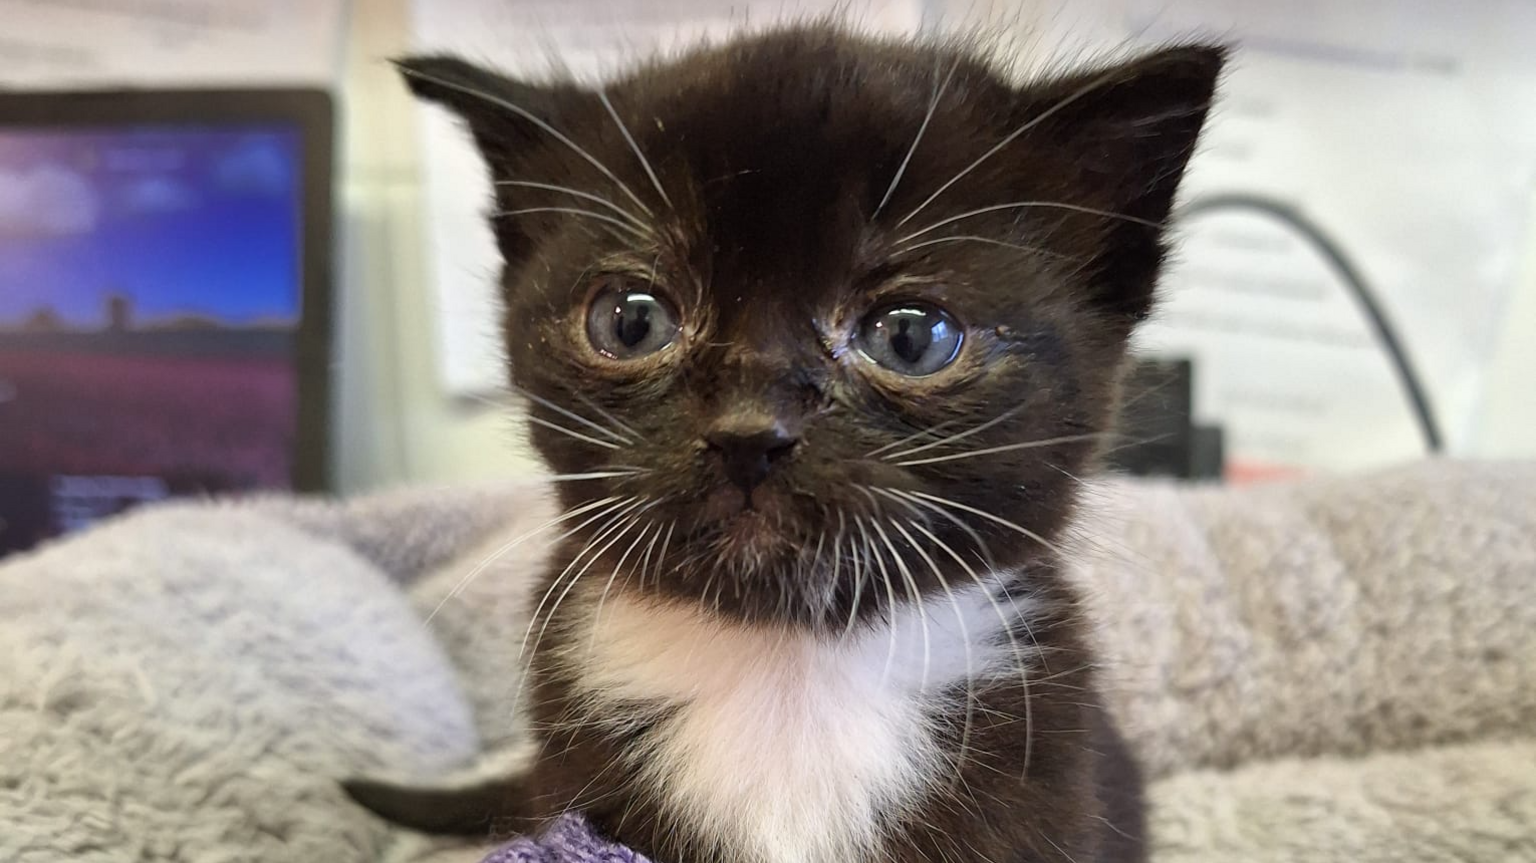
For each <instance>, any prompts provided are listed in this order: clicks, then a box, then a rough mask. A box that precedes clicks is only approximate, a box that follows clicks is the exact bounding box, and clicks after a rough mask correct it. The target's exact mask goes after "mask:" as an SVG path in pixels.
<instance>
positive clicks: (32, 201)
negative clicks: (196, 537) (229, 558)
mask: <svg viewBox="0 0 1536 863" xmlns="http://www.w3.org/2000/svg"><path fill="white" fill-rule="evenodd" d="M300 148H301V141H300V136H299V134H298V132H297V130H293V129H286V128H282V127H276V128H273V127H219V128H205V127H144V128H132V129H125V128H118V129H111V130H98V129H91V128H69V129H64V128H58V129H7V128H3V127H0V554H4V553H5V552H6V551H11V550H16V549H21V548H27V547H30V546H31V545H33V544H35V543H36V542H38V541H39V540H41V539H44V538H46V537H48V536H51V535H54V534H56V533H60V532H63V531H67V530H69V529H73V528H76V527H80V526H83V525H84V524H87V523H90V522H91V521H94V520H95V519H97V518H99V517H101V516H103V515H108V514H111V513H113V512H116V511H118V510H120V509H122V508H124V507H126V506H129V505H132V504H133V503H135V502H138V501H142V500H150V499H155V498H159V497H166V496H171V495H176V494H194V493H202V492H229V491H241V490H250V489H257V488H283V487H286V486H287V485H288V483H289V479H290V474H291V469H292V448H293V443H294V437H295V433H296V419H297V416H296V412H297V382H296V377H295V373H294V365H293V356H294V353H293V351H294V343H295V332H296V327H297V324H298V320H299V310H300V295H301V279H300V265H301V259H300V256H301V247H300V236H301V229H302V224H301V200H300V181H301V176H300Z"/></svg>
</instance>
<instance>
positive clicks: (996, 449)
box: [896, 433, 1103, 467]
mask: <svg viewBox="0 0 1536 863" xmlns="http://www.w3.org/2000/svg"><path fill="white" fill-rule="evenodd" d="M1098 437H1103V435H1102V434H1100V433H1090V434H1074V435H1063V436H1062V437H1053V438H1046V439H1044V440H1032V441H1025V442H1024V443H1010V444H1003V445H1001V446H993V447H987V448H986V449H978V450H971V451H970V452H957V453H950V454H949V455H936V456H931V457H929V458H919V459H912V460H910V461H899V462H896V465H897V466H898V467H912V466H913V465H919V464H935V463H937V462H941V461H957V460H959V459H963V458H976V457H978V456H984V455H993V454H994V453H1000V452H1010V451H1012V450H1020V449H1036V448H1038V447H1043V446H1056V445H1057V444H1064V443H1076V442H1078V441H1085V440H1093V439H1094V438H1098Z"/></svg>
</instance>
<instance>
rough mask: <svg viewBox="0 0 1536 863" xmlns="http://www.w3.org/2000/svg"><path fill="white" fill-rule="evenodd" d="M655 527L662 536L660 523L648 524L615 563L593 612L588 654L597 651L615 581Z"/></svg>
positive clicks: (636, 517) (635, 519) (637, 518)
mask: <svg viewBox="0 0 1536 863" xmlns="http://www.w3.org/2000/svg"><path fill="white" fill-rule="evenodd" d="M640 517H641V516H639V515H635V516H631V517H630V521H631V523H633V522H635V521H638V520H639V519H640ZM653 527H654V528H655V529H656V531H655V533H656V535H657V536H660V535H661V525H660V524H659V523H657V522H654V521H653V522H648V523H647V524H646V525H645V526H644V527H642V528H640V532H639V533H637V534H635V541H634V542H631V543H630V544H629V547H628V548H626V549H624V553H623V554H621V555H619V560H618V563H615V564H614V565H613V574H612V575H610V576H608V583H607V584H605V585H603V592H602V593H601V594H599V595H598V597H597V609H596V610H595V611H593V612H592V643H591V644H589V645H588V646H587V652H588V653H591V652H592V651H593V650H595V649H596V645H597V635H598V625H599V624H600V623H601V622H602V618H603V603H605V602H607V601H608V593H609V591H612V590H613V583H614V582H615V581H617V580H618V578H619V570H621V569H623V568H624V563H625V561H628V560H629V556H630V554H632V553H633V552H634V550H635V549H636V548H638V547H639V546H640V543H641V542H643V541H644V540H645V537H646V535H647V534H649V533H651V528H653ZM628 532H629V528H625V529H624V533H628ZM620 536H623V534H620ZM651 542H652V543H653V544H654V543H655V540H654V539H652V540H651ZM625 580H626V581H627V580H628V576H625ZM550 613H551V614H553V613H554V612H553V611H551V612H550Z"/></svg>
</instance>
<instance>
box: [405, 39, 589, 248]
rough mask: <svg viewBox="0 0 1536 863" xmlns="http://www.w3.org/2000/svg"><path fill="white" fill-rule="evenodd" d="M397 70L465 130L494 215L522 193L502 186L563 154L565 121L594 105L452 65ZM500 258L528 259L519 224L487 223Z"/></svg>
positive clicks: (573, 93) (555, 89)
mask: <svg viewBox="0 0 1536 863" xmlns="http://www.w3.org/2000/svg"><path fill="white" fill-rule="evenodd" d="M395 66H396V67H397V68H398V69H399V70H400V74H401V76H402V77H404V78H405V82H406V84H407V85H408V86H409V87H410V88H411V92H412V93H414V94H415V95H416V96H417V97H418V98H420V99H422V100H424V101H427V102H432V103H435V104H438V105H441V106H443V107H444V108H447V109H448V110H449V111H451V112H452V113H453V114H455V115H456V116H457V117H458V118H459V119H460V120H462V121H463V122H464V124H465V125H466V126H467V127H468V128H469V133H470V136H471V137H472V138H473V139H474V143H475V146H476V148H477V149H479V151H480V155H481V157H482V158H484V159H485V163H486V167H487V168H488V169H489V171H490V175H491V180H492V182H493V183H496V185H495V186H494V188H493V189H491V190H488V191H491V192H493V193H494V200H495V201H496V204H497V209H499V210H505V209H513V208H515V207H516V206H517V205H516V203H515V201H516V200H518V199H519V198H520V197H521V195H522V194H523V193H524V192H526V191H527V190H526V189H521V188H516V187H514V185H513V184H507V183H500V182H499V181H503V180H516V179H525V178H524V176H523V175H524V173H525V172H526V169H528V166H529V164H530V160H532V159H534V158H536V157H537V156H538V155H539V154H540V153H543V152H545V151H547V150H548V149H549V148H551V147H554V148H559V147H562V146H567V143H562V141H565V139H564V138H563V135H562V133H561V132H559V131H557V130H559V129H561V128H562V127H563V128H570V125H571V115H572V114H573V113H575V112H577V111H580V110H582V109H585V108H590V104H591V103H595V102H596V97H595V95H594V94H593V93H591V92H590V91H587V90H583V89H581V88H579V87H577V86H575V85H574V84H554V85H538V84H529V83H525V82H522V81H518V80H515V79H513V78H508V77H506V76H504V75H501V74H498V73H496V72H493V71H491V70H490V69H486V68H484V67H481V66H477V65H475V64H473V63H470V62H468V61H466V60H461V59H459V58H457V57H448V56H434V57H407V58H404V59H400V60H396V61H395ZM491 229H492V232H493V233H494V234H495V235H496V242H497V245H498V246H499V247H500V249H501V254H502V258H503V259H504V260H505V261H506V262H507V263H508V264H509V265H511V264H515V263H517V262H518V261H520V260H521V259H522V258H523V256H524V255H525V254H526V253H527V251H528V236H527V234H526V233H525V232H524V226H523V223H522V222H521V221H520V220H517V219H499V218H496V217H495V216H494V215H493V216H492V217H491Z"/></svg>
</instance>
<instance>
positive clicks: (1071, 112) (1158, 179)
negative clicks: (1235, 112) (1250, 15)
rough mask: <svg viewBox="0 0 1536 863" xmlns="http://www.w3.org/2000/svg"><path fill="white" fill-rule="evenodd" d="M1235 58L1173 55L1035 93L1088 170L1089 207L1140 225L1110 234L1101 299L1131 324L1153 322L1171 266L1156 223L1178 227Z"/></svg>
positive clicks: (1037, 110) (1205, 51)
mask: <svg viewBox="0 0 1536 863" xmlns="http://www.w3.org/2000/svg"><path fill="white" fill-rule="evenodd" d="M1226 54H1227V51H1226V49H1225V48H1222V47H1219V46H1210V45H1186V46H1179V47H1174V48H1167V49H1164V50H1161V51H1158V52H1155V53H1152V54H1148V55H1146V56H1144V57H1141V58H1138V59H1135V60H1132V61H1130V62H1127V63H1123V64H1121V65H1118V66H1113V67H1110V68H1107V69H1101V70H1097V71H1091V72H1085V73H1080V74H1077V75H1074V76H1071V77H1069V78H1066V79H1062V80H1059V81H1056V82H1053V83H1052V84H1050V85H1048V86H1047V87H1046V88H1044V89H1041V88H1031V89H1030V90H1029V91H1028V94H1029V96H1030V100H1029V105H1028V111H1029V112H1030V114H1032V115H1034V116H1036V117H1041V118H1042V119H1041V121H1040V126H1039V129H1040V130H1041V132H1043V133H1045V134H1048V135H1052V136H1054V137H1055V138H1056V143H1057V145H1059V146H1061V147H1063V148H1064V149H1065V150H1066V151H1067V152H1069V153H1071V154H1072V156H1073V159H1074V161H1075V163H1076V164H1077V165H1078V168H1079V174H1078V177H1077V178H1076V184H1078V185H1079V186H1080V187H1081V188H1082V189H1084V190H1086V191H1087V194H1088V196H1089V200H1088V201H1087V202H1084V203H1088V204H1091V205H1092V206H1094V207H1096V208H1101V209H1105V210H1109V211H1112V212H1115V213H1119V214H1123V215H1125V216H1129V217H1130V218H1131V219H1132V220H1137V221H1136V222H1132V221H1121V222H1120V223H1119V224H1117V225H1116V226H1114V227H1113V228H1111V229H1109V230H1108V231H1106V235H1107V236H1106V239H1105V241H1104V243H1103V244H1102V251H1101V254H1100V260H1099V264H1100V266H1099V267H1097V268H1096V269H1097V271H1098V274H1097V276H1096V279H1097V281H1098V282H1099V284H1097V285H1096V286H1095V287H1096V288H1097V289H1098V290H1097V293H1098V296H1099V299H1100V300H1101V301H1103V302H1104V303H1105V304H1106V305H1107V306H1108V307H1109V308H1110V310H1111V311H1112V312H1114V313H1116V314H1118V315H1124V316H1125V317H1126V318H1127V319H1129V320H1131V321H1135V320H1139V319H1141V318H1144V317H1145V316H1146V314H1147V312H1148V310H1149V308H1150V306H1151V302H1152V290H1153V283H1154V281H1155V280H1156V277H1157V270H1158V267H1159V266H1160V264H1161V263H1162V258H1163V247H1162V243H1161V240H1160V236H1161V231H1160V230H1159V229H1158V228H1153V227H1149V226H1147V224H1146V223H1148V222H1151V223H1156V224H1157V225H1161V224H1162V223H1163V221H1164V220H1166V219H1167V218H1168V214H1169V212H1170V210H1171V209H1172V207H1173V200H1174V194H1175V193H1176V192H1177V191H1178V188H1179V181H1180V180H1181V179H1182V178H1183V176H1184V168H1185V166H1186V164H1187V163H1188V162H1189V157H1190V155H1191V154H1193V152H1194V149H1195V142H1196V140H1197V139H1198V137H1199V135H1200V129H1201V126H1202V125H1203V124H1204V122H1205V117H1206V113H1207V111H1208V110H1209V108H1210V105H1211V99H1212V97H1213V96H1214V95H1215V91H1216V82H1217V79H1218V77H1219V76H1220V74H1221V69H1222V65H1223V64H1224V62H1225V60H1226ZM1137 222H1139V224H1138V223H1137Z"/></svg>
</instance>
